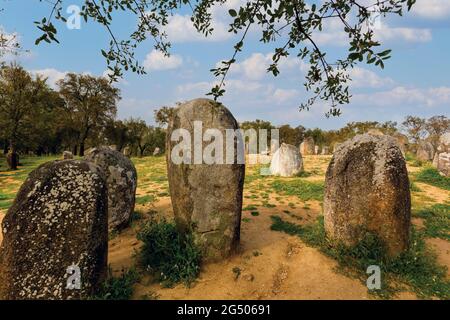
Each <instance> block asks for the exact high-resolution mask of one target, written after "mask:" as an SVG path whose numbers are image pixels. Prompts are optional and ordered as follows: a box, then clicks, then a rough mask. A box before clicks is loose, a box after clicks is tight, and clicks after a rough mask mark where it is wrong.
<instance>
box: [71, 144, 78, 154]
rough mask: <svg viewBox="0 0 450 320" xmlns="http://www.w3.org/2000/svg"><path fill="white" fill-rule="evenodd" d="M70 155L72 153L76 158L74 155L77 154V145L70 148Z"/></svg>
mask: <svg viewBox="0 0 450 320" xmlns="http://www.w3.org/2000/svg"><path fill="white" fill-rule="evenodd" d="M72 153H73V155H74V156H76V155H77V154H78V145H77V144H75V145H74V146H73V148H72Z"/></svg>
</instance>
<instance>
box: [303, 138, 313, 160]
mask: <svg viewBox="0 0 450 320" xmlns="http://www.w3.org/2000/svg"><path fill="white" fill-rule="evenodd" d="M300 153H301V154H302V156H311V155H313V154H314V139H313V138H312V137H308V138H306V139H305V140H303V142H302V143H301V144H300Z"/></svg>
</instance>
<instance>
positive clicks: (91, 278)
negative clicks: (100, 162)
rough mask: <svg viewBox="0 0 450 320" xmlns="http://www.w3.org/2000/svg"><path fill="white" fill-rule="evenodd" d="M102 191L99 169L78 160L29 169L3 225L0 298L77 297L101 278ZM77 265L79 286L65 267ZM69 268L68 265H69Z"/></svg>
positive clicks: (104, 270) (91, 289) (103, 271)
mask: <svg viewBox="0 0 450 320" xmlns="http://www.w3.org/2000/svg"><path fill="white" fill-rule="evenodd" d="M107 228H108V216H107V189H106V185H105V177H104V175H103V172H102V170H101V169H100V168H99V167H97V166H96V165H94V164H92V163H89V162H86V161H77V160H63V161H54V162H48V163H45V164H43V165H41V166H40V167H38V168H37V169H35V170H34V171H33V172H31V173H30V175H29V177H28V179H27V180H26V181H25V183H24V184H23V185H22V187H21V188H20V190H19V192H18V194H17V196H16V199H15V201H14V204H13V205H12V207H11V208H10V209H9V210H8V212H7V214H6V216H5V218H4V219H3V223H2V232H3V242H2V246H1V248H0V269H1V270H0V298H1V299H8V300H16V299H33V300H34V299H81V298H86V297H89V296H90V295H92V293H93V292H94V291H96V290H97V289H98V288H99V286H100V284H101V283H102V282H103V280H104V279H105V277H106V273H107V254H108V229H107ZM70 267H72V268H73V270H75V271H76V269H77V268H79V272H80V273H79V274H80V280H81V289H80V290H70V289H67V284H68V283H69V284H74V283H75V284H76V281H69V280H72V278H70V275H72V273H73V271H71V272H70V274H68V268H70ZM69 270H70V269H69Z"/></svg>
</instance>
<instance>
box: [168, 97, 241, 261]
mask: <svg viewBox="0 0 450 320" xmlns="http://www.w3.org/2000/svg"><path fill="white" fill-rule="evenodd" d="M200 121H201V123H200ZM194 122H195V123H194ZM199 124H200V125H201V127H202V129H201V130H199V131H200V135H201V134H202V133H203V134H204V133H205V131H206V130H208V129H217V130H216V133H221V134H222V136H223V147H222V146H221V145H220V144H219V145H218V147H217V150H215V151H214V153H215V154H216V153H217V152H218V150H220V149H221V148H223V155H224V156H223V158H221V159H222V160H223V163H224V164H220V161H219V163H217V162H216V161H214V162H213V163H210V164H206V163H205V162H204V161H205V159H204V158H202V157H201V155H202V153H201V152H202V151H201V150H200V153H199V152H197V153H196V152H195V149H197V148H201V149H202V150H203V152H205V153H208V154H212V150H209V151H208V149H207V147H206V146H208V147H209V146H210V145H211V144H213V143H212V142H210V141H211V140H209V141H206V142H205V141H203V142H201V141H202V138H201V137H200V138H199V140H195V139H194V126H195V125H197V126H198V125H199ZM177 129H184V130H182V131H183V132H185V133H189V134H190V139H191V140H189V139H187V138H186V139H187V141H185V140H184V139H185V138H184V137H183V138H182V140H183V143H187V144H189V145H190V146H191V145H192V149H187V148H181V149H182V151H183V152H179V151H180V148H179V147H180V145H178V144H179V143H178V140H177V141H172V139H174V140H175V138H173V137H172V134H173V133H177V132H180V130H177ZM226 129H231V130H237V129H239V126H238V123H237V121H236V120H235V118H234V117H233V115H232V114H231V113H230V111H229V110H228V109H227V108H225V107H224V106H223V105H222V104H219V103H216V102H214V101H212V100H208V99H196V100H192V101H189V102H187V103H184V104H182V105H180V106H179V107H178V108H177V109H176V110H175V112H174V116H173V118H172V119H171V122H170V124H169V127H168V133H167V148H166V150H167V152H166V157H167V169H168V170H167V171H168V177H169V186H170V195H171V198H172V205H173V210H174V215H175V221H176V223H177V226H178V228H179V229H180V230H181V231H182V232H187V231H191V232H192V234H193V236H194V240H195V242H196V243H197V244H198V245H199V247H200V248H201V249H202V251H203V257H204V260H205V261H217V260H220V259H223V258H226V257H229V256H230V255H231V254H232V253H233V252H234V251H235V250H236V249H237V247H238V245H239V239H240V223H241V210H242V191H243V184H244V177H245V165H244V164H239V163H238V162H237V158H236V155H237V149H238V147H237V143H235V144H233V145H232V146H231V148H230V151H234V162H233V163H232V164H226V163H227V161H225V155H226V151H225V149H226V138H225V137H226V133H225V130H226ZM209 131H210V130H209ZM240 140H241V141H240V142H241V143H240V144H239V145H240V148H239V153H240V156H241V159H242V158H244V154H243V153H244V147H243V143H242V137H241V139H240ZM196 141H197V142H198V143H196ZM214 141H215V142H217V141H218V139H214ZM197 150H198V149H197ZM210 151H211V152H210ZM172 153H174V155H172ZM179 154H183V157H184V159H185V162H184V163H181V164H180V163H179V162H177V161H175V159H176V156H178V155H179ZM196 155H197V161H195V160H196V157H195V156H196ZM198 156H199V157H200V159H198ZM196 163H198V164H196Z"/></svg>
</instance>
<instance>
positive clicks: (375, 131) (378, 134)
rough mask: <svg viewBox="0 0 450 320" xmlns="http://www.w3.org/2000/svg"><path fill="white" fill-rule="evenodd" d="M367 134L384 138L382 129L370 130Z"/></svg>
mask: <svg viewBox="0 0 450 320" xmlns="http://www.w3.org/2000/svg"><path fill="white" fill-rule="evenodd" d="M367 134H370V135H373V136H384V133H383V132H382V131H381V130H380V129H374V128H372V129H369V130H367Z"/></svg>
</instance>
